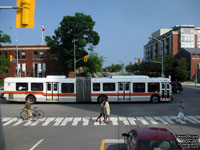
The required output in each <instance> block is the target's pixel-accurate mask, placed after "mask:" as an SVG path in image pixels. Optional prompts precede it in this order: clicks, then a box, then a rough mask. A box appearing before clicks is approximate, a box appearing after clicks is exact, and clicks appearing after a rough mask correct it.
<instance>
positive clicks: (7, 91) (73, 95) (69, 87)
mask: <svg viewBox="0 0 200 150" xmlns="http://www.w3.org/2000/svg"><path fill="white" fill-rule="evenodd" d="M170 82H171V81H170V78H150V77H148V76H112V77H107V78H90V79H88V78H76V79H75V78H66V77H65V76H47V77H46V78H31V77H25V78H5V80H4V97H5V98H6V100H8V101H19V102H23V101H25V98H28V99H29V100H30V102H31V103H35V102H101V101H102V100H105V99H106V98H109V99H110V101H111V102H130V101H151V102H152V103H157V102H159V101H172V90H171V85H170Z"/></svg>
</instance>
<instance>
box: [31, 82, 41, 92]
mask: <svg viewBox="0 0 200 150" xmlns="http://www.w3.org/2000/svg"><path fill="white" fill-rule="evenodd" d="M31 91H43V83H31Z"/></svg>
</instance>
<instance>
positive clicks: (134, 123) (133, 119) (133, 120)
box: [127, 117, 136, 125]
mask: <svg viewBox="0 0 200 150" xmlns="http://www.w3.org/2000/svg"><path fill="white" fill-rule="evenodd" d="M127 119H128V121H129V122H130V124H131V125H136V122H135V121H136V118H135V117H127Z"/></svg>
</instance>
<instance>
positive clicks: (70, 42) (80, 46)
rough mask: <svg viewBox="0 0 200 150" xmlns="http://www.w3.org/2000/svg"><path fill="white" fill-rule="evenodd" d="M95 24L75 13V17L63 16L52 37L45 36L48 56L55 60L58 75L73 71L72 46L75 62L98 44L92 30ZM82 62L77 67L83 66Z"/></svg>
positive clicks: (88, 18)
mask: <svg viewBox="0 0 200 150" xmlns="http://www.w3.org/2000/svg"><path fill="white" fill-rule="evenodd" d="M94 25H95V22H94V21H93V20H92V18H91V16H89V15H85V14H83V13H75V16H64V17H63V19H62V21H61V22H60V26H59V27H58V28H57V29H56V30H55V35H53V36H52V37H50V36H46V38H45V40H46V42H47V45H48V46H49V47H50V51H49V53H50V56H51V58H52V59H53V60H56V62H57V63H58V65H59V67H57V68H59V69H60V70H58V72H59V73H60V74H65V75H66V74H68V73H69V72H70V71H73V69H74V46H75V50H76V60H78V59H81V58H83V56H85V55H87V54H88V52H87V51H93V48H94V46H95V45H97V44H98V43H99V40H100V37H99V35H98V33H97V32H96V31H94V30H93V27H94ZM83 65H84V62H83V61H79V62H77V65H76V66H77V67H80V66H83Z"/></svg>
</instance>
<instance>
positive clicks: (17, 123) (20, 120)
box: [13, 119, 24, 126]
mask: <svg viewBox="0 0 200 150" xmlns="http://www.w3.org/2000/svg"><path fill="white" fill-rule="evenodd" d="M23 122H24V120H22V119H19V120H18V121H17V122H16V123H15V124H14V125H13V126H18V125H20V124H22V123H23Z"/></svg>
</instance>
